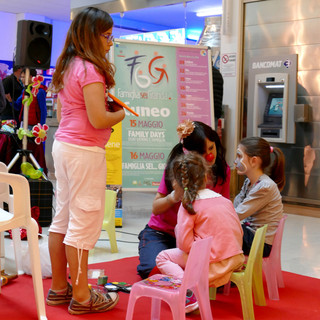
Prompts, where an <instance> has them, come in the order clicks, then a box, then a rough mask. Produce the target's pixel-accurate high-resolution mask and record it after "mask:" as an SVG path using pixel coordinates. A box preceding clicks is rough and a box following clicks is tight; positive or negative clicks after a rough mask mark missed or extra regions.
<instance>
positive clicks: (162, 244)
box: [137, 225, 176, 279]
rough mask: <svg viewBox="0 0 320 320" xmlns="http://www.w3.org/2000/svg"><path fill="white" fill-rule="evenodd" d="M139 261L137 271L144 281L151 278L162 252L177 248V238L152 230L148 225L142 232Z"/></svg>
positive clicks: (140, 235)
mask: <svg viewBox="0 0 320 320" xmlns="http://www.w3.org/2000/svg"><path fill="white" fill-rule="evenodd" d="M138 238H139V241H140V242H139V260H140V264H139V265H138V267H137V271H138V273H139V275H140V277H141V278H142V279H145V278H147V277H148V276H149V274H150V272H151V271H152V269H153V268H154V267H155V266H156V257H157V255H158V253H160V252H161V251H162V250H166V249H172V248H175V247H176V238H175V237H173V236H171V235H170V234H168V233H166V232H162V231H158V230H154V229H152V228H150V227H149V226H148V225H146V227H145V228H144V229H143V230H142V231H141V232H140V234H139V236H138Z"/></svg>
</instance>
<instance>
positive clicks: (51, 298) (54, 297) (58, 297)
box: [46, 282, 72, 306]
mask: <svg viewBox="0 0 320 320" xmlns="http://www.w3.org/2000/svg"><path fill="white" fill-rule="evenodd" d="M71 299H72V286H71V285H70V283H69V282H68V287H67V290H66V291H65V292H62V293H56V292H54V291H52V290H51V289H50V290H49V292H48V295H47V299H46V302H47V305H48V306H56V305H59V304H64V303H69V302H70V301H71Z"/></svg>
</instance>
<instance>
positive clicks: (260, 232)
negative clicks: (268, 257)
mask: <svg viewBox="0 0 320 320" xmlns="http://www.w3.org/2000/svg"><path fill="white" fill-rule="evenodd" d="M267 227H268V225H267V224H266V225H264V226H263V227H261V228H259V229H257V230H256V232H255V235H254V239H253V242H252V245H251V249H250V253H249V257H248V260H247V264H246V268H245V271H244V276H245V278H251V277H252V274H253V272H254V268H256V267H257V265H256V266H255V264H258V265H260V269H261V268H262V255H263V248H264V239H265V236H266V232H267Z"/></svg>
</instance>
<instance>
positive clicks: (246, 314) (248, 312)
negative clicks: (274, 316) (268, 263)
mask: <svg viewBox="0 0 320 320" xmlns="http://www.w3.org/2000/svg"><path fill="white" fill-rule="evenodd" d="M236 285H237V287H238V290H239V293H240V298H241V306H242V315H243V320H255V318H254V310H253V299H252V288H251V286H248V284H244V283H243V282H242V281H241V282H240V283H236Z"/></svg>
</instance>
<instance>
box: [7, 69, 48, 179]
mask: <svg viewBox="0 0 320 320" xmlns="http://www.w3.org/2000/svg"><path fill="white" fill-rule="evenodd" d="M29 77H30V69H29V68H26V73H25V81H24V84H25V87H27V86H28V85H29V83H28V81H29ZM28 117H29V107H28V106H27V102H25V103H24V107H23V129H24V130H25V132H27V130H28ZM27 145H28V138H27V136H26V135H24V136H23V138H22V149H19V150H17V153H16V155H15V156H14V157H13V159H12V160H11V161H10V163H9V165H8V171H10V169H11V168H12V167H13V165H14V164H15V163H16V162H17V160H18V159H19V158H20V157H21V156H22V163H24V162H26V161H27V157H28V156H29V158H30V160H31V162H32V163H33V165H34V166H35V167H36V168H37V169H40V168H41V167H40V165H39V163H38V162H37V160H36V158H35V157H34V156H33V154H32V151H31V150H27ZM42 177H43V178H44V179H45V180H49V179H48V177H47V176H46V174H45V173H44V172H42Z"/></svg>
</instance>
